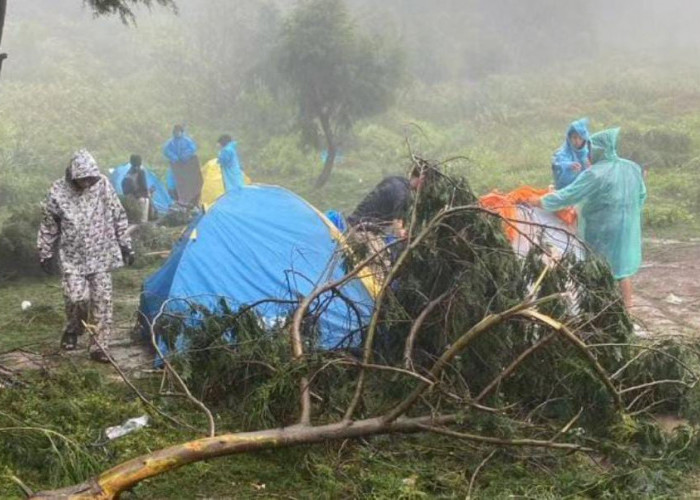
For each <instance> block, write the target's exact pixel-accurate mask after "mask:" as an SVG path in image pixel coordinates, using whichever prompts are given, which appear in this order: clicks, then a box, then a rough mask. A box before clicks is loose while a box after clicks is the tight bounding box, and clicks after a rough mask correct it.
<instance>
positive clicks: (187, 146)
mask: <svg viewBox="0 0 700 500" xmlns="http://www.w3.org/2000/svg"><path fill="white" fill-rule="evenodd" d="M195 154H197V143H196V142H194V140H192V138H191V137H190V136H189V135H187V134H186V133H185V129H184V127H183V126H182V125H175V127H174V128H173V136H172V138H171V139H170V140H169V141H168V142H166V143H165V146H163V155H165V157H166V158H167V159H168V161H169V162H170V163H171V164H173V163H187V162H188V161H190V160H191V159H192V157H193V156H194V155H195Z"/></svg>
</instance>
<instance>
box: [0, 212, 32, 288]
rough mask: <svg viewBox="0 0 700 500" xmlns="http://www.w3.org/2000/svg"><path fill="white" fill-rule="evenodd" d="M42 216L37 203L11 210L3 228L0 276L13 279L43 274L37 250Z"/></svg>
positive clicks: (0, 246)
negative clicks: (37, 238)
mask: <svg viewBox="0 0 700 500" xmlns="http://www.w3.org/2000/svg"><path fill="white" fill-rule="evenodd" d="M41 217H42V215H41V210H40V209H39V207H37V206H35V205H24V206H21V207H17V208H15V209H13V210H12V212H11V214H10V216H9V217H8V219H7V220H6V221H5V223H4V224H3V225H2V229H1V230H0V276H3V277H5V278H14V277H18V276H22V275H25V276H26V275H38V274H40V273H41V269H40V268H39V265H38V254H37V250H36V237H37V231H38V229H39V224H40V223H41Z"/></svg>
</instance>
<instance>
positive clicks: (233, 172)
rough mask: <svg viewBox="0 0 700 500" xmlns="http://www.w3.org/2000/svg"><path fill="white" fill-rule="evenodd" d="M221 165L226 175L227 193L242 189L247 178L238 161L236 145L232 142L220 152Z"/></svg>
mask: <svg viewBox="0 0 700 500" xmlns="http://www.w3.org/2000/svg"><path fill="white" fill-rule="evenodd" d="M219 165H221V171H222V173H223V175H224V186H225V188H226V192H229V191H231V190H234V189H240V188H242V187H243V186H244V185H245V177H244V176H243V170H242V169H241V163H240V161H239V160H238V152H237V151H236V143H235V142H233V141H231V142H229V143H228V144H227V145H226V146H224V147H223V148H221V151H219Z"/></svg>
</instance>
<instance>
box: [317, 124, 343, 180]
mask: <svg viewBox="0 0 700 500" xmlns="http://www.w3.org/2000/svg"><path fill="white" fill-rule="evenodd" d="M320 121H321V128H322V129H323V135H324V136H325V137H326V145H327V148H328V154H327V155H326V162H325V163H324V165H323V171H322V172H321V175H319V176H318V179H316V183H315V184H314V187H316V188H322V187H323V186H325V185H326V183H328V180H329V179H330V178H331V172H333V167H334V166H335V157H336V155H337V154H338V147H337V145H336V143H335V137H334V136H333V129H332V127H331V123H330V119H329V117H328V115H326V114H325V113H322V114H321V116H320Z"/></svg>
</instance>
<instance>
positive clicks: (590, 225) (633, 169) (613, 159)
mask: <svg viewBox="0 0 700 500" xmlns="http://www.w3.org/2000/svg"><path fill="white" fill-rule="evenodd" d="M619 133H620V129H619V128H616V129H610V130H604V131H602V132H599V133H597V134H595V135H593V136H592V137H591V153H592V158H593V161H594V163H593V166H592V167H591V168H589V169H588V170H586V171H584V172H582V173H581V175H579V176H578V178H577V179H576V180H575V181H574V182H573V183H571V184H570V185H569V186H568V187H566V188H564V189H562V190H559V191H556V192H554V193H551V194H548V195H546V196H544V197H542V199H541V200H540V203H541V205H542V207H543V208H544V209H546V210H548V211H550V212H555V211H557V210H561V209H563V208H565V207H569V206H574V205H576V206H578V207H579V212H580V216H579V234H580V235H581V236H582V237H583V240H584V241H585V242H586V243H587V244H588V245H590V246H591V247H592V248H593V249H594V250H596V251H597V252H598V253H599V254H600V255H602V256H604V257H605V258H606V260H607V261H608V263H609V264H610V267H611V268H612V271H613V275H614V276H615V279H617V280H619V281H621V285H622V291H623V297H624V299H625V303H626V304H627V305H628V306H629V305H631V301H632V297H631V295H632V289H631V283H630V281H629V279H628V278H630V277H631V276H633V275H634V274H636V273H637V271H638V270H639V267H640V265H641V263H642V209H643V207H644V201H645V200H646V195H647V191H646V186H645V185H644V177H643V175H642V169H641V167H640V166H639V165H637V164H636V163H634V162H631V161H629V160H625V159H622V158H620V157H619V156H618V155H617V140H618V136H619Z"/></svg>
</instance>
